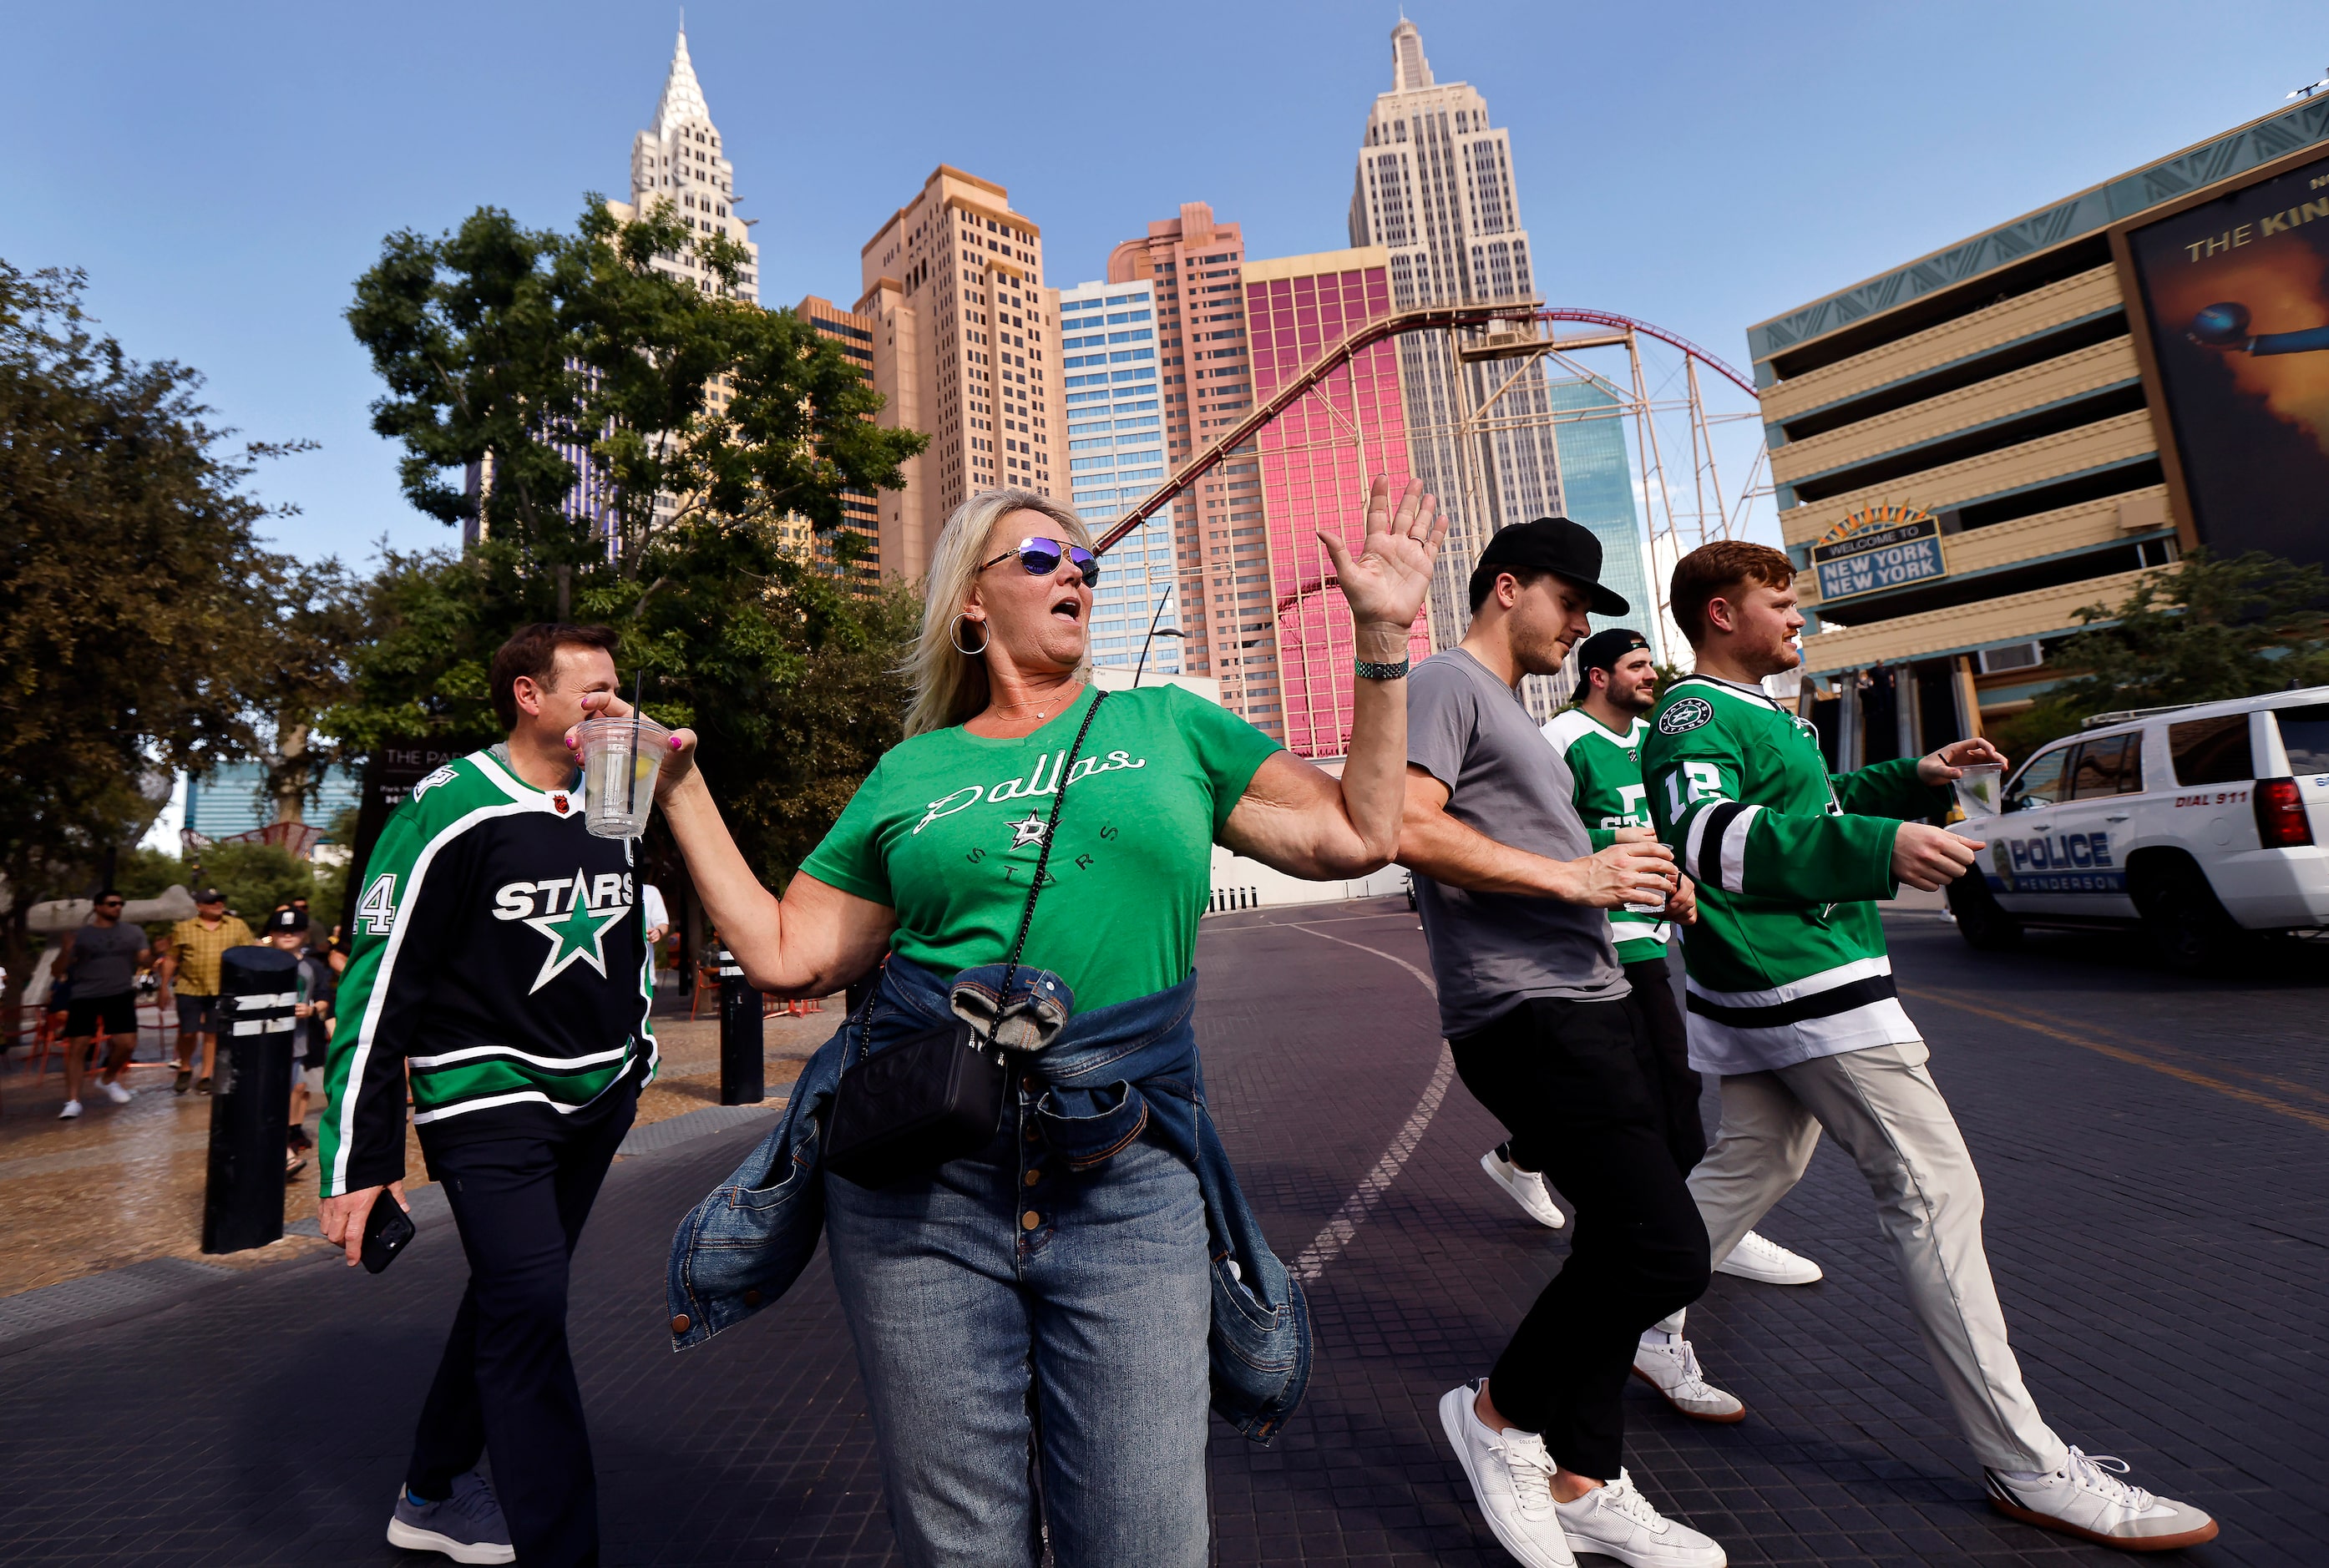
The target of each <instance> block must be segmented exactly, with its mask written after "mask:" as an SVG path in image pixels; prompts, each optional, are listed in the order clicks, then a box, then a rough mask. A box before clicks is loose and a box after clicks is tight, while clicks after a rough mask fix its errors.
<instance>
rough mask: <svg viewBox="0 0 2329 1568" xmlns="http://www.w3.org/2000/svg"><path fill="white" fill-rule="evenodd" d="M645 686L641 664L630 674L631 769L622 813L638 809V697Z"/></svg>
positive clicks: (642, 692)
mask: <svg viewBox="0 0 2329 1568" xmlns="http://www.w3.org/2000/svg"><path fill="white" fill-rule="evenodd" d="M646 687H647V670H646V665H644V664H642V665H640V666H639V667H638V669H637V670H636V671H634V672H633V673H632V676H631V771H630V775H629V780H628V782H627V783H626V784H624V786H623V815H624V816H626V817H629V816H632V815H635V814H636V812H637V811H638V809H639V719H640V717H641V715H640V713H639V698H640V697H641V695H643V694H644V693H645V692H646Z"/></svg>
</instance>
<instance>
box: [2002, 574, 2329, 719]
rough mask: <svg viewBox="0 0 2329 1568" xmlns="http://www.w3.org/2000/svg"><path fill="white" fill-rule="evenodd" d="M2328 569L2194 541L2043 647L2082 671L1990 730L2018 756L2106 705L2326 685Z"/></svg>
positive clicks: (2159, 704)
mask: <svg viewBox="0 0 2329 1568" xmlns="http://www.w3.org/2000/svg"><path fill="white" fill-rule="evenodd" d="M2324 606H2329V577H2324V574H2323V573H2322V571H2321V568H2318V567H2311V566H2299V565H2296V563H2294V562H2291V561H2287V560H2283V559H2280V558H2279V557H2277V556H2272V555H2267V554H2265V553H2264V552H2263V551H2261V550H2251V551H2249V553H2248V554H2246V555H2243V556H2239V557H2236V558H2234V559H2230V560H2220V559H2216V558H2215V557H2214V556H2211V554H2209V553H2208V551H2206V550H2205V549H2195V550H2193V551H2192V553H2191V554H2190V555H2188V556H2186V557H2184V558H2183V563H2182V564H2181V565H2180V566H2179V567H2178V568H2176V569H2175V570H2173V571H2164V572H2156V573H2154V574H2152V575H2151V576H2149V577H2145V578H2144V580H2143V581H2142V582H2141V583H2140V584H2139V585H2137V587H2136V589H2135V591H2134V592H2133V593H2132V594H2131V595H2129V596H2127V598H2126V602H2124V603H2123V604H2121V605H2119V606H2117V607H2116V608H2111V607H2108V606H2102V605H2089V606H2086V607H2085V608H2083V609H2081V610H2080V611H2079V624H2080V625H2081V626H2083V627H2085V628H2086V629H2085V630H2082V631H2080V632H2078V633H2076V634H2073V635H2071V636H2070V637H2066V638H2064V639H2063V640H2062V642H2060V643H2058V644H2056V645H2055V646H2054V647H2052V648H2051V649H2049V650H2048V651H2047V655H2046V659H2047V662H2048V663H2049V664H2051V665H2054V666H2057V667H2059V668H2062V669H2067V670H2075V671H2081V673H2079V674H2078V675H2076V676H2074V677H2073V678H2071V679H2070V680H2067V681H2062V682H2061V683H2060V684H2059V685H2057V686H2055V687H2054V688H2053V689H2052V690H2050V691H2048V692H2047V693H2046V694H2045V696H2044V697H2042V698H2041V699H2040V700H2039V702H2038V703H2037V705H2036V706H2035V707H2032V708H2030V709H2025V710H2023V712H2021V713H2018V714H2015V715H2014V716H2013V718H2009V719H2007V720H2006V721H2005V722H2004V723H2003V724H2001V725H1999V726H1998V727H1997V728H1996V730H1995V732H1994V734H1993V735H1992V737H1991V738H1992V739H1994V740H1995V741H1996V742H1997V744H1998V745H1999V746H2000V747H2001V749H2003V750H2004V751H2005V752H2006V754H2007V755H2008V756H2012V757H2013V759H2014V760H2015V761H2016V762H2017V763H2018V762H2019V761H2020V760H2021V759H2022V758H2023V757H2024V756H2028V755H2029V754H2030V753H2031V752H2032V751H2035V750H2036V749H2037V748H2038V747H2039V746H2043V745H2044V744H2045V743H2046V742H2048V741H2050V740H2053V739H2055V738H2057V737H2060V736H2064V735H2068V734H2070V732H2071V731H2072V730H2075V729H2077V728H2079V724H2080V722H2081V721H2082V720H2084V719H2086V718H2091V717H2092V716H2094V715H2095V714H2098V713H2109V712H2116V711H2118V710H2121V709H2136V708H2165V707H2169V706H2171V705H2173V704H2176V703H2184V702H2220V701H2225V700H2228V699H2235V698H2241V697H2253V696H2256V695H2258V694H2259V693H2261V692H2266V691H2277V690H2285V689H2287V688H2288V687H2290V686H2315V685H2321V684H2324V683H2329V616H2324Z"/></svg>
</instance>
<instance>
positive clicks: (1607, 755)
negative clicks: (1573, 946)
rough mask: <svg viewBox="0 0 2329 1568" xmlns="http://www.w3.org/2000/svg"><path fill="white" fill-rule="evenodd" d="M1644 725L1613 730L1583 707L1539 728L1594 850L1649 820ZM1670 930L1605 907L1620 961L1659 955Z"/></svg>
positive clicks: (1653, 918) (1650, 916) (1644, 916)
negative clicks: (1564, 768) (1565, 770)
mask: <svg viewBox="0 0 2329 1568" xmlns="http://www.w3.org/2000/svg"><path fill="white" fill-rule="evenodd" d="M1649 728H1650V727H1649V724H1648V722H1647V721H1646V720H1645V719H1640V718H1636V719H1635V720H1634V725H1633V728H1631V729H1629V730H1627V732H1626V733H1625V734H1624V735H1618V734H1617V733H1615V732H1614V731H1612V730H1610V729H1609V728H1608V727H1607V726H1605V725H1604V724H1602V722H1601V721H1600V720H1599V719H1598V718H1594V717H1593V716H1592V715H1591V714H1589V713H1588V712H1586V711H1585V709H1582V708H1569V709H1562V710H1561V712H1559V713H1556V714H1554V715H1553V716H1552V718H1551V722H1549V723H1548V724H1546V725H1545V727H1544V737H1545V739H1547V740H1549V741H1551V743H1552V749H1553V750H1555V751H1557V752H1559V753H1560V754H1561V761H1563V762H1565V763H1567V764H1568V765H1569V776H1570V783H1571V788H1570V798H1571V799H1572V800H1574V801H1575V802H1576V803H1577V814H1578V815H1579V816H1580V817H1582V818H1584V819H1585V831H1586V837H1587V838H1588V839H1589V840H1591V841H1592V844H1593V847H1594V849H1595V850H1606V849H1608V847H1609V846H1610V845H1611V844H1613V843H1615V842H1616V841H1617V829H1619V828H1646V827H1648V826H1650V825H1651V824H1650V807H1649V800H1648V795H1649V792H1648V790H1647V789H1645V787H1644V786H1643V784H1642V740H1643V737H1645V736H1646V735H1647V734H1648V733H1649ZM1673 934H1674V928H1673V926H1672V925H1669V924H1668V923H1667V922H1665V921H1663V920H1661V919H1659V918H1658V916H1657V914H1656V913H1655V911H1647V910H1637V909H1612V910H1611V911H1609V940H1610V942H1611V943H1613V944H1615V945H1616V947H1617V962H1619V963H1651V962H1658V961H1660V960H1662V959H1664V957H1665V955H1666V942H1667V940H1668V938H1670V937H1671V936H1672V935H1673Z"/></svg>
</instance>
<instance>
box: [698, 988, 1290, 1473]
mask: <svg viewBox="0 0 2329 1568" xmlns="http://www.w3.org/2000/svg"><path fill="white" fill-rule="evenodd" d="M1003 973H1004V966H1003V965H1001V964H999V963H997V964H988V965H985V966H984V967H982V968H978V969H971V970H966V971H964V972H962V973H961V974H959V975H957V976H955V977H954V978H953V979H952V980H948V979H947V978H946V977H944V976H941V975H939V974H938V973H937V972H934V971H931V970H929V969H926V968H924V967H923V966H921V965H919V964H917V963H914V962H910V960H907V959H903V958H900V957H898V956H897V955H895V954H892V955H891V958H890V960H889V962H888V963H887V964H885V965H884V966H883V970H882V977H881V981H880V985H879V988H878V990H877V992H876V994H875V997H874V1000H873V1003H872V1010H871V1013H870V1015H869V1019H868V1028H870V1030H871V1044H872V1050H873V1051H875V1052H879V1051H882V1050H883V1049H886V1048H887V1047H889V1046H891V1045H892V1044H894V1043H896V1042H897V1041H898V1040H900V1039H902V1038H907V1037H909V1036H910V1035H913V1034H917V1033H919V1032H920V1031H922V1030H925V1029H928V1028H933V1027H937V1026H939V1025H943V1024H948V1023H951V1022H952V1021H954V1019H955V1014H954V1012H953V1011H952V1009H951V1008H950V1007H949V1005H948V996H949V993H950V992H951V991H952V990H953V988H954V987H955V986H956V985H957V984H960V983H964V982H968V983H971V984H974V985H980V986H983V987H985V989H986V990H987V991H989V992H990V993H991V992H993V991H995V989H997V988H999V987H1000V986H1001V984H1002V981H1003ZM1038 988H1051V989H1050V990H1049V991H1047V994H1051V995H1056V994H1058V992H1059V991H1064V990H1065V985H1064V982H1062V981H1061V980H1060V979H1059V977H1058V976H1056V975H1053V974H1050V973H1048V972H1044V971H1042V970H1039V969H1032V968H1026V967H1022V968H1021V970H1020V971H1019V973H1018V975H1017V977H1016V978H1015V980H1014V984H1013V987H1012V992H1013V996H1014V998H1017V997H1020V996H1022V995H1030V996H1032V994H1033V993H1034V992H1035V991H1037V989H1038ZM1196 999H1197V979H1196V976H1195V975H1193V974H1192V975H1191V976H1190V977H1189V978H1188V979H1186V980H1184V981H1182V982H1181V983H1180V984H1179V985H1176V986H1174V987H1173V988H1172V989H1171V990H1169V991H1158V992H1156V993H1155V995H1153V996H1145V997H1136V998H1135V999H1133V1000H1130V1001H1125V1002H1117V1003H1116V1004H1115V1005H1113V1006H1111V1007H1104V1008H1095V1009H1092V1010H1091V1011H1089V1012H1085V1013H1078V1014H1074V1015H1072V1016H1071V1017H1070V1019H1069V1020H1068V1023H1067V1027H1066V1028H1064V1029H1063V1030H1062V1031H1061V1033H1060V1035H1059V1036H1058V1037H1057V1038H1056V1039H1054V1041H1053V1042H1052V1044H1051V1047H1050V1048H1049V1049H1048V1050H1045V1051H1043V1052H1042V1053H1041V1054H1040V1055H1036V1056H1013V1057H1012V1058H1011V1064H1012V1066H1014V1068H1015V1069H1017V1070H1018V1071H1020V1072H1023V1073H1024V1074H1025V1075H1027V1077H1028V1079H1029V1080H1030V1084H1029V1086H1030V1088H1031V1090H1032V1091H1033V1092H1034V1093H1035V1094H1036V1095H1037V1099H1036V1103H1035V1106H1034V1125H1035V1126H1036V1128H1037V1129H1038V1131H1040V1133H1041V1135H1042V1138H1043V1139H1044V1141H1045V1142H1046V1144H1047V1145H1048V1146H1049V1148H1050V1150H1051V1153H1052V1154H1053V1155H1054V1156H1056V1157H1057V1158H1059V1159H1060V1160H1062V1161H1064V1162H1065V1163H1066V1164H1067V1165H1068V1166H1069V1168H1070V1169H1076V1170H1092V1169H1098V1168H1100V1167H1103V1166H1105V1165H1106V1164H1107V1162H1108V1160H1109V1159H1110V1158H1111V1157H1112V1156H1114V1154H1115V1153H1116V1152H1117V1150H1120V1149H1123V1148H1124V1147H1126V1146H1127V1145H1128V1144H1129V1143H1130V1142H1131V1141H1133V1140H1134V1139H1135V1138H1136V1137H1139V1136H1140V1135H1141V1134H1142V1133H1143V1132H1146V1133H1147V1134H1148V1135H1149V1136H1150V1137H1151V1138H1152V1140H1153V1141H1155V1142H1157V1143H1159V1144H1161V1145H1163V1146H1164V1147H1165V1148H1166V1149H1168V1150H1171V1151H1172V1152H1174V1154H1176V1155H1178V1156H1180V1158H1181V1159H1182V1160H1184V1161H1185V1162H1186V1163H1187V1164H1188V1165H1189V1167H1190V1169H1192V1170H1193V1171H1194V1172H1195V1173H1196V1177H1197V1186H1198V1189H1199V1191H1200V1193H1201V1194H1202V1197H1203V1201H1204V1206H1205V1224H1206V1229H1207V1232H1208V1234H1209V1235H1210V1237H1211V1252H1212V1333H1211V1335H1210V1336H1209V1346H1208V1348H1209V1357H1210V1361H1211V1364H1212V1407H1213V1410H1214V1411H1215V1413H1218V1414H1219V1415H1220V1416H1221V1418H1222V1419H1223V1420H1224V1421H1227V1422H1229V1423H1230V1424H1231V1425H1232V1426H1234V1427H1236V1428H1237V1430H1238V1431H1239V1432H1241V1433H1243V1434H1244V1435H1245V1436H1247V1437H1249V1438H1252V1439H1254V1440H1255V1441H1260V1442H1268V1441H1269V1440H1270V1439H1271V1438H1273V1437H1275V1436H1276V1435H1277V1433H1278V1429H1279V1428H1280V1427H1281V1426H1283V1425H1284V1424H1285V1423H1286V1420H1287V1417H1288V1416H1289V1415H1291V1414H1292V1413H1294V1410H1295V1407H1296V1406H1297V1405H1298V1404H1300V1403H1301V1401H1302V1395H1303V1392H1304V1390H1305V1389H1306V1387H1307V1386H1308V1384H1309V1381H1310V1358H1311V1345H1310V1309H1309V1303H1308V1302H1307V1300H1306V1299H1305V1298H1304V1296H1303V1293H1302V1287H1301V1284H1300V1282H1298V1281H1297V1280H1296V1279H1295V1278H1294V1277H1293V1276H1292V1275H1291V1274H1289V1273H1288V1272H1287V1270H1286V1265H1285V1264H1283V1263H1280V1262H1279V1261H1278V1256H1277V1254H1276V1253H1272V1252H1271V1251H1270V1250H1269V1244H1268V1242H1267V1241H1265V1240H1264V1239H1263V1237H1262V1234H1261V1226H1260V1225H1259V1222H1258V1221H1257V1220H1256V1219H1255V1218H1254V1215H1253V1211H1252V1210H1251V1209H1249V1207H1247V1206H1246V1201H1245V1196H1244V1194H1242V1193H1241V1192H1240V1191H1239V1190H1238V1184H1237V1177H1236V1175H1235V1173H1234V1172H1233V1171H1231V1169H1230V1161H1229V1154H1228V1152H1227V1151H1226V1150H1224V1149H1223V1148H1222V1147H1221V1135H1220V1133H1219V1132H1218V1131H1216V1130H1215V1128H1214V1126H1213V1119H1212V1115H1211V1113H1208V1111H1207V1110H1206V1108H1205V1093H1204V1082H1203V1077H1202V1072H1201V1070H1200V1068H1199V1066H1198V1063H1197V1040H1196V1030H1195V1028H1194V1027H1193V1023H1192V1015H1193V1011H1194V1009H1195V1006H1196ZM857 1043H858V1021H857V1019H855V1018H854V1017H852V1018H850V1019H848V1020H846V1021H844V1024H843V1026H842V1028H840V1030H839V1031H837V1032H836V1033H835V1034H834V1037H833V1038H831V1039H829V1040H827V1041H825V1044H824V1045H823V1046H821V1047H818V1049H817V1052H816V1056H812V1057H810V1058H809V1061H808V1064H807V1066H806V1067H804V1068H803V1069H802V1072H801V1075H800V1079H799V1081H798V1082H797V1083H796V1084H794V1085H793V1091H792V1097H791V1100H790V1102H789V1103H787V1105H786V1107H785V1111H784V1114H783V1115H782V1116H781V1117H779V1118H778V1122H777V1126H776V1129H775V1130H774V1131H771V1132H770V1133H769V1134H768V1136H767V1137H766V1138H764V1139H762V1140H761V1141H760V1143H759V1147H758V1148H756V1149H754V1150H752V1152H751V1154H750V1156H749V1157H748V1158H747V1159H746V1160H745V1161H744V1163H743V1164H741V1165H740V1166H738V1167H737V1168H736V1170H735V1172H734V1174H732V1175H731V1176H730V1177H729V1178H728V1179H727V1180H726V1181H724V1182H722V1183H721V1185H720V1186H719V1187H718V1188H714V1189H713V1190H712V1193H711V1195H710V1196H708V1197H705V1198H704V1199H703V1201H702V1202H701V1203H699V1204H697V1205H696V1206H695V1207H694V1208H693V1209H692V1210H690V1211H689V1212H688V1215H687V1217H686V1218H685V1219H684V1220H682V1221H681V1222H680V1225H679V1230H678V1232H677V1234H676V1235H674V1236H673V1237H672V1244H671V1265H670V1271H669V1275H668V1282H667V1291H668V1295H669V1304H670V1309H671V1329H672V1347H673V1348H674V1350H685V1349H688V1348H690V1347H693V1346H695V1345H699V1344H701V1343H702V1342H703V1341H704V1340H706V1339H709V1338H712V1336H713V1335H714V1334H717V1333H719V1332H720V1331H721V1329H727V1328H731V1327H732V1326H733V1325H735V1324H737V1323H740V1322H742V1321H743V1320H744V1319H746V1318H749V1317H750V1316H751V1315H752V1314H753V1313H754V1312H757V1311H759V1310H760V1309H761V1308H763V1307H766V1306H768V1305H770V1304H771V1303H773V1302H774V1301H775V1300H777V1298H778V1297H779V1296H781V1295H783V1294H784V1293H785V1291H787V1290H788V1289H790V1288H791V1286H792V1282H793V1281H794V1280H795V1279H797V1278H798V1277H799V1274H800V1272H801V1270H802V1269H803V1268H805V1267H806V1265H807V1263H808V1261H809V1258H810V1256H811V1255H812V1254H813V1253H815V1252H816V1243H817V1237H818V1235H820V1234H821V1233H822V1232H823V1231H824V1229H825V1187H824V1172H823V1169H822V1163H821V1159H822V1157H821V1155H820V1152H819V1149H820V1140H821V1137H822V1134H823V1131H824V1128H825V1111H826V1109H827V1107H828V1105H829V1104H830V1103H831V1101H832V1099H833V1094H834V1086H835V1085H836V1084H838V1082H839V1081H840V1077H841V1073H842V1069H843V1068H844V1066H847V1065H848V1064H849V1062H850V1060H851V1059H852V1057H853V1053H854V1052H855V1050H856V1048H857Z"/></svg>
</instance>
